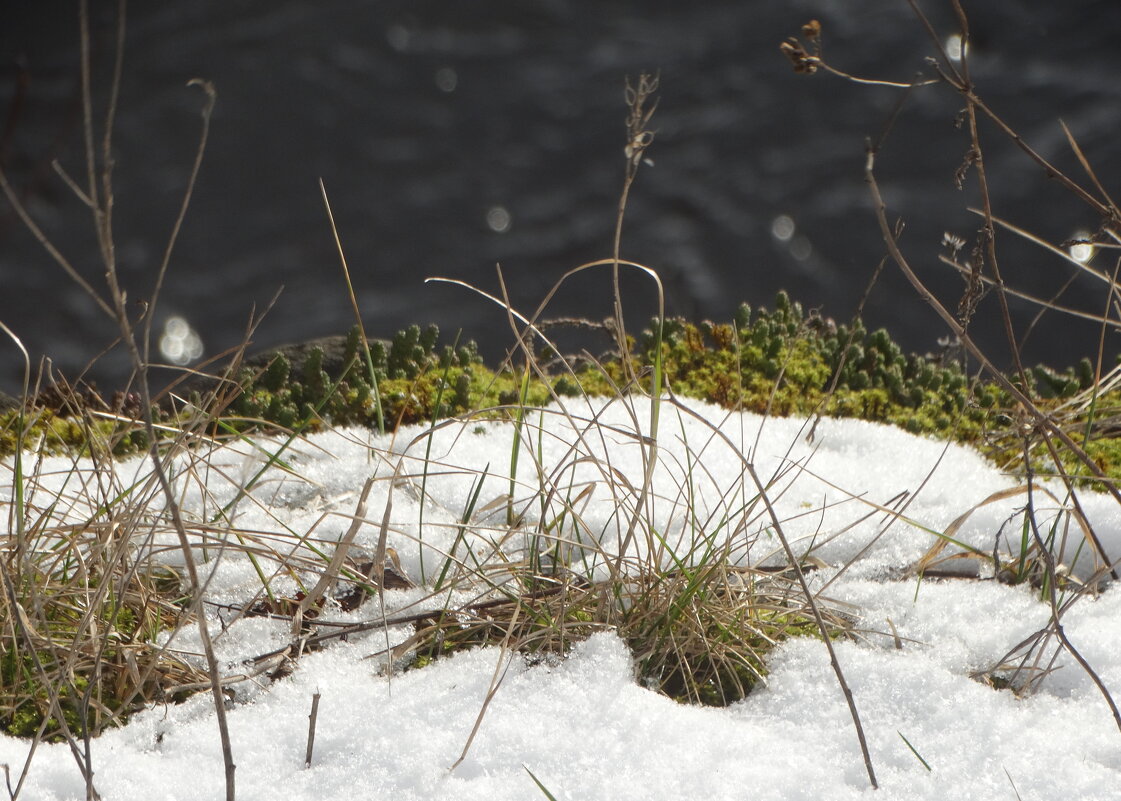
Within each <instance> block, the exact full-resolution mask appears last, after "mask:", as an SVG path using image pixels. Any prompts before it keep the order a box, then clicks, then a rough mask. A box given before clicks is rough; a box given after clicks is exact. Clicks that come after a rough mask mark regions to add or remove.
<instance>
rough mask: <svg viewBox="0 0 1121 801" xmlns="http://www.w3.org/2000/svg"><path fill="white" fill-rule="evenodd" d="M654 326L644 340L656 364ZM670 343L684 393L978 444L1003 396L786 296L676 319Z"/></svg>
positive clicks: (674, 378)
mask: <svg viewBox="0 0 1121 801" xmlns="http://www.w3.org/2000/svg"><path fill="white" fill-rule="evenodd" d="M654 330H656V328H655V327H654V326H652V327H651V328H650V329H647V330H646V331H645V332H643V335H642V337H641V340H640V353H641V356H642V358H643V360H644V362H645V363H647V364H653V360H654V348H655V347H656V344H655V343H656V341H657V340H656V337H655V335H654V333H653V332H654ZM661 349H662V363H663V369H664V374H665V377H666V381H667V383H668V384H669V385H670V386H671V387H672V388H673V390H674V391H675V392H677V393H678V394H681V395H683V396H687V397H696V398H701V399H704V400H708V401H712V402H715V403H718V404H720V405H722V406H726V407H730V408H731V407H741V408H744V409H748V410H750V411H755V412H760V413H765V412H769V413H771V414H777V415H783V416H787V415H795V414H813V413H816V412H821V413H823V414H826V415H830V416H836V417H857V418H860V419H863V420H871V421H875V422H883V423H891V424H894V425H898V426H900V427H901V428H904V429H906V430H908V431H911V432H912V433H917V434H938V435H940V436H953V437H954V438H956V439H962V440H966V441H976V440H977V439H978V438H979V436H980V434H981V432H982V430H983V425H984V422H985V420H986V417H987V415H988V409H989V408H991V407H992V406H994V405H997V404H998V403H999V402H1000V401H1001V400H1002V397H1001V394H1000V393H999V392H997V391H996V390H995V389H994V388H993V387H992V386H991V385H981V386H979V387H976V388H975V389H974V398H975V400H973V401H971V400H970V394H969V382H968V379H967V378H966V376H965V375H964V374H963V373H962V371H961V368H960V367H959V366H958V365H957V364H956V363H955V362H952V361H951V362H947V363H945V364H940V363H938V361H937V360H935V359H931V358H927V357H923V356H916V355H913V354H905V353H904V352H903V350H902V349H901V348H900V347H899V345H897V344H896V343H895V342H894V341H893V340H892V339H891V337H890V335H889V334H888V333H887V331H886V330H884V329H879V330H877V331H873V332H869V331H867V329H865V328H864V325H863V323H862V322H861V321H860V320H859V319H857V320H855V321H854V322H853V323H852V325H851V326H849V325H843V324H841V325H837V324H835V323H833V322H832V321H830V320H825V319H822V318H821V317H820V316H818V315H817V314H809V315H807V314H805V312H804V311H803V309H802V306H801V304H799V303H795V302H792V301H791V300H790V298H789V296H788V295H787V294H786V293H785V292H780V293H779V294H778V296H777V298H776V302H775V308H774V310H773V311H770V310H767V309H766V308H760V309H757V310H752V309H751V307H750V306H748V305H747V304H743V305H741V306H740V308H739V310H738V312H737V314H736V318H735V321H734V322H733V323H731V324H715V323H711V322H707V321H705V322H701V323H691V322H688V321H686V320H682V319H673V320H667V321H666V322H665V323H664V325H663V327H662V341H661ZM838 373H839V374H838ZM835 376H836V387H835V388H834V390H833V392H832V394H830V387H831V386H832V384H833V381H834V377H835Z"/></svg>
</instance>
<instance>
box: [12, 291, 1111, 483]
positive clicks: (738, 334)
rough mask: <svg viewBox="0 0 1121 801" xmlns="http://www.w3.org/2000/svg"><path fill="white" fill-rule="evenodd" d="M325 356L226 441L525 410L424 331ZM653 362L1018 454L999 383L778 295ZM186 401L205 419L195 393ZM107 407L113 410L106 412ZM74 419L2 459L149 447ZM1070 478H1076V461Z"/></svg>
mask: <svg viewBox="0 0 1121 801" xmlns="http://www.w3.org/2000/svg"><path fill="white" fill-rule="evenodd" d="M655 323H656V321H655ZM657 328H658V327H657V325H656V324H655V325H652V326H651V327H650V328H648V329H647V330H645V331H644V332H643V333H642V334H641V335H640V336H639V337H638V338H637V341H635V342H633V343H632V345H633V350H634V354H633V356H632V358H634V359H635V360H636V361H637V362H638V364H639V365H640V366H643V367H647V368H649V367H652V365H653V364H654V357H655V347H656V342H657V341H658V339H657V337H656V336H655V334H654V332H655V331H656V330H657ZM321 342H323V343H326V344H323V345H320V344H317V343H310V344H309V345H304V346H299V348H298V349H297V350H291V349H289V350H284V349H281V350H277V351H272V352H269V353H267V354H265V355H263V356H259V357H257V358H255V359H254V360H252V362H251V366H249V367H247V368H245V369H243V371H242V373H241V375H240V376H239V383H240V384H241V387H242V388H241V390H240V392H239V393H238V394H237V395H236V396H235V397H234V398H233V400H232V401H231V403H230V404H229V406H228V407H226V408H225V410H224V412H223V421H224V423H225V426H226V427H227V428H229V427H233V428H236V429H239V430H247V429H249V428H252V427H253V426H259V425H261V424H273V425H278V426H281V427H284V428H288V429H299V430H303V431H306V430H314V429H316V428H318V427H319V426H320V425H321V423H327V424H330V425H361V426H367V427H372V426H373V425H374V424H375V420H376V418H377V406H376V404H377V403H378V402H379V401H380V403H381V405H382V413H383V417H384V420H386V421H387V424H388V425H390V426H394V425H398V424H403V425H408V424H412V423H418V422H424V421H428V420H432V419H438V418H443V417H448V416H453V415H456V414H465V413H470V412H473V411H475V410H478V409H480V408H489V407H493V406H498V405H511V404H515V403H517V401H518V398H519V389H520V385H521V384H520V381H521V377H520V375H517V374H515V373H514V372H512V371H510V370H509V369H506V370H503V371H499V372H496V371H494V370H491V369H489V368H488V367H486V366H485V365H484V364H483V361H482V358H481V357H480V356H479V353H478V348H477V347H476V346H475V344H474V343H473V342H466V343H464V344H459V342H458V341H457V342H456V343H455V344H442V343H441V342H440V332H439V329H438V328H437V327H436V326H434V325H430V326H428V327H427V328H424V329H422V328H421V327H420V326H416V325H414V326H410V327H409V328H406V329H404V330H402V331H399V332H398V333H397V334H396V335H395V336H394V337H393V339H391V340H385V341H383V340H370V341H369V343H368V344H369V349H370V357H371V361H370V364H367V362H366V359H365V350H364V349H363V348H362V347H361V336H360V334H359V332H358V329H357V327H354V328H353V329H352V330H351V331H350V333H349V334H348V335H347V336H346V337H345V342H344V341H343V338H341V337H337V338H329V339H328V340H323V341H321ZM290 355H291V356H292V358H289V356H290ZM661 359H662V366H663V370H664V376H665V381H666V384H667V386H669V387H670V388H672V389H673V391H674V392H675V393H677V394H679V395H681V396H683V397H689V398H696V399H700V400H705V401H709V402H713V403H716V404H719V405H721V406H724V407H726V408H742V409H745V410H748V411H754V412H758V413H767V414H775V415H780V416H789V415H808V414H814V413H821V414H825V415H827V416H833V417H853V418H858V419H862V420H869V421H873V422H882V423H888V424H892V425H896V426H899V427H901V428H903V429H904V430H906V431H909V432H911V433H915V434H925V435H931V436H937V437H942V438H948V439H952V440H955V441H958V442H963V443H967V444H971V445H974V446H976V447H978V448H979V449H980V450H981V451H982V452H984V453H986V454H987V455H988V456H990V457H991V458H993V459H994V460H996V461H997V462H998V463H1002V464H1007V463H1010V462H1013V461H1015V460H1016V459H1017V458H1018V454H1019V453H1020V451H1021V449H1022V444H1021V442H1020V439H1019V437H1018V435H1017V433H1016V426H1015V425H1014V417H1015V415H1014V414H1013V411H1012V403H1011V401H1010V399H1009V397H1008V396H1007V394H1006V393H1005V392H1004V391H1003V390H1001V389H1000V388H999V387H998V386H997V385H996V384H995V383H992V382H974V383H973V385H972V387H971V386H970V381H969V379H968V378H967V376H966V375H965V374H964V373H963V372H962V370H961V368H960V367H959V366H958V364H957V363H956V362H953V361H944V362H943V361H940V360H939V359H937V358H932V357H924V356H918V355H915V354H907V353H905V352H904V351H903V350H902V348H900V346H899V345H898V344H897V343H895V342H894V340H892V338H891V336H890V335H889V334H888V332H887V331H886V330H885V329H878V330H876V331H871V332H869V331H868V330H867V329H866V328H865V327H864V324H863V322H862V321H861V320H860V319H859V318H857V319H855V320H854V321H853V322H851V323H850V324H835V323H834V322H833V321H831V320H827V319H824V318H822V317H821V316H820V315H819V314H817V313H816V312H812V311H811V312H809V313H807V312H806V311H805V310H804V309H803V307H802V305H801V304H799V303H797V302H794V301H792V300H791V299H790V297H789V296H788V295H787V294H786V293H785V292H779V293H778V295H777V296H776V299H775V304H774V309H773V310H769V309H767V308H765V307H760V308H757V309H752V308H751V307H750V306H748V305H747V304H743V305H741V306H740V308H739V310H738V311H737V313H736V315H735V319H734V320H733V321H732V322H730V323H713V322H709V321H702V322H699V323H694V322H690V321H687V320H684V319H681V318H670V319H667V320H665V321H664V322H663V324H662V326H661ZM371 365H372V367H373V380H371V375H370V366H371ZM624 376H625V371H624V369H623V366H622V364H621V361H620V360H618V359H615V360H608V361H607V362H605V363H604V364H602V365H598V366H582V367H579V368H577V369H576V371H575V374H574V375H573V374H568V373H563V374H559V375H556V376H555V377H550V378H549V379H548V381H549V385H546V383H544V382H543V381H542V380H540V379H538V378H536V377H535V378H533V380H531V381H530V384H529V392H528V396H527V398H526V402H527V403H528V404H529V405H540V404H544V403H546V402H547V401H548V400H549V399H550V397H552V396H553V395H554V394H556V395H560V396H578V395H580V394H582V393H586V394H588V395H591V396H599V395H611V394H613V393H614V392H616V391H617V389H616V387H617V386H618V385H619V384H620V383H621V382H622V380H623V378H624ZM835 376H836V386H835V387H833V386H832V385H833V382H834V377H835ZM1029 381H1030V382H1031V383H1032V387H1031V390H1032V394H1033V396H1034V397H1037V398H1039V399H1040V406H1041V408H1042V409H1043V410H1044V411H1047V412H1050V411H1053V410H1055V409H1059V408H1061V407H1063V405H1064V404H1066V403H1067V402H1068V401H1070V399H1071V398H1072V397H1074V396H1076V395H1078V394H1079V393H1087V392H1091V391H1092V388H1093V386H1094V381H1095V371H1094V370H1093V369H1092V366H1091V364H1090V362H1089V360H1087V359H1083V360H1082V361H1081V362H1079V364H1078V365H1076V366H1075V367H1072V368H1068V369H1066V370H1064V371H1057V370H1055V369H1053V368H1050V367H1047V366H1044V365H1039V366H1037V367H1036V368H1034V369H1033V370H1032V371H1031V373H1030V375H1029ZM375 388H376V391H375ZM831 388H832V392H830V390H831ZM192 397H193V400H195V401H196V402H199V403H201V393H198V392H196V393H195V394H194V395H193V396H192ZM1095 401H1096V402H1095V404H1094V406H1093V407H1092V410H1091V411H1090V412H1082V413H1078V414H1074V413H1068V418H1069V422H1068V423H1067V425H1068V427H1069V429H1070V430H1071V431H1079V430H1080V428H1081V429H1085V430H1086V431H1088V433H1089V436H1084V437H1082V440H1081V441H1082V442H1084V448H1085V449H1086V450H1087V452H1089V453H1090V454H1091V456H1093V457H1094V458H1095V459H1096V460H1097V462H1098V464H1099V466H1100V467H1101V468H1102V469H1103V471H1105V472H1106V473H1107V474H1108V475H1110V476H1113V477H1121V445H1118V444H1117V441H1116V439H1115V438H1114V436H1113V435H1114V433H1115V431H1114V430H1113V429H1114V428H1121V426H1117V425H1114V424H1113V422H1111V421H1116V420H1117V419H1118V414H1119V412H1121V390H1110V391H1108V392H1105V393H1103V394H1102V395H1101V396H1100V397H1098V398H1096V399H1095ZM102 407H104V408H110V407H107V406H106V405H105V403H104V402H103V403H102ZM126 408H127V405H126ZM82 411H83V410H82V409H77V410H76V409H74V408H72V407H71V405H67V404H65V403H58V402H57V399H55V401H54V402H50V400H49V399H47V400H46V401H44V402H42V403H40V402H39V400H38V399H37V402H36V404H35V406H34V407H33V412H32V414H30V415H21V413H20V411H19V410H18V409H8V410H6V411H4V412H0V454H4V453H11V452H13V451H14V449H15V448H16V447H17V440H18V438H19V436H20V433H21V426H22V427H23V429H25V431H24V433H23V441H24V442H25V443H29V444H30V443H36V442H38V443H39V444H40V447H42V448H43V449H44V450H45V451H47V452H62V451H69V452H75V451H77V452H79V453H82V452H89V451H91V450H94V449H98V450H100V451H102V452H105V451H110V452H112V453H114V454H116V455H127V454H129V453H134V452H137V451H139V450H142V449H144V448H145V447H146V445H147V443H146V441H145V438H144V436H143V432H141V431H140V430H139V429H138V427H137V426H129V425H128V423H127V421H121V420H106V419H99V418H96V417H91V416H90V415H88V414H87V415H82V414H80V412H82ZM161 416H162V420H163V422H165V423H167V424H168V428H169V429H170V430H174V429H175V427H176V426H175V424H176V416H175V414H174V413H170V412H169V411H168V410H167V409H164V410H162V411H161ZM1041 459H1042V454H1041ZM1046 463H1047V461H1046V460H1045V459H1042V461H1041V464H1046ZM1065 466H1067V467H1068V468H1069V469H1071V470H1073V471H1075V472H1076V473H1077V472H1078V466H1077V465H1076V464H1075V463H1074V461H1073V459H1072V460H1071V461H1070V463H1069V464H1067V465H1065ZM1081 472H1085V470H1084V469H1083V470H1082V471H1081Z"/></svg>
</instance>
